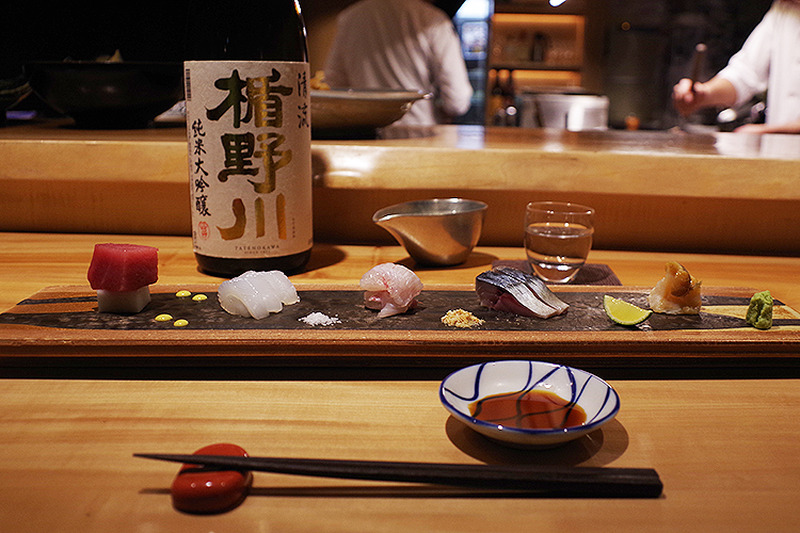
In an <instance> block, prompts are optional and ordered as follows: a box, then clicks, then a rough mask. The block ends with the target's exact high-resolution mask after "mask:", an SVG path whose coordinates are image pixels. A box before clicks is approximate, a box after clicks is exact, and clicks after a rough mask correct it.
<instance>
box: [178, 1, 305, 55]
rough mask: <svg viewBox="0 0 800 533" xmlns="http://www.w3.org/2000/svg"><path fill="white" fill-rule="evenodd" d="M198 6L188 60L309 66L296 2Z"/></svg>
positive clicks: (193, 14) (193, 13)
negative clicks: (283, 63)
mask: <svg viewBox="0 0 800 533" xmlns="http://www.w3.org/2000/svg"><path fill="white" fill-rule="evenodd" d="M193 6H194V7H192V10H191V12H190V13H189V17H188V23H187V31H186V53H185V58H186V59H187V60H212V61H214V60H219V61H223V60H253V61H300V62H308V47H307V44H306V29H305V24H304V22H303V17H302V14H301V12H300V6H299V3H297V2H295V1H294V0H277V1H276V0H272V1H267V2H246V1H242V0H229V1H225V2H218V1H217V2H214V1H206V0H203V1H198V2H196V3H194V4H193Z"/></svg>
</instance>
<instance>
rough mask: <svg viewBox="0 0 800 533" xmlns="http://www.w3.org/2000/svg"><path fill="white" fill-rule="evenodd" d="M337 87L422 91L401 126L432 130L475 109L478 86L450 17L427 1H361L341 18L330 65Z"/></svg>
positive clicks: (328, 72) (327, 66) (327, 70)
mask: <svg viewBox="0 0 800 533" xmlns="http://www.w3.org/2000/svg"><path fill="white" fill-rule="evenodd" d="M325 79H326V81H327V82H328V84H329V85H330V86H331V87H334V88H337V87H339V88H358V89H368V88H369V89H405V90H422V91H425V92H430V93H432V94H433V98H431V99H427V100H419V101H417V102H415V103H414V104H413V105H412V106H411V109H410V110H409V111H408V112H407V113H406V114H405V115H404V116H403V118H402V119H401V120H400V121H398V122H397V124H403V125H409V126H410V125H415V126H417V125H419V126H432V125H434V124H437V123H441V122H447V121H449V120H450V119H452V118H454V117H457V116H460V115H463V114H464V113H466V112H467V111H468V110H469V107H470V98H471V97H472V86H471V85H470V83H469V78H468V77H467V69H466V65H465V63H464V57H463V56H462V54H461V42H460V40H459V37H458V35H457V34H456V31H455V28H454V26H453V23H452V21H451V20H450V18H449V17H448V16H447V15H446V14H445V13H444V12H443V11H441V10H440V9H438V8H437V7H435V6H433V5H432V4H431V3H430V2H426V1H425V0H361V1H359V2H357V3H355V4H353V5H351V6H349V7H347V8H345V9H344V10H343V11H342V12H341V14H340V15H339V16H338V18H337V30H336V37H335V39H334V42H333V45H332V47H331V50H330V52H329V54H328V58H327V61H326V64H325Z"/></svg>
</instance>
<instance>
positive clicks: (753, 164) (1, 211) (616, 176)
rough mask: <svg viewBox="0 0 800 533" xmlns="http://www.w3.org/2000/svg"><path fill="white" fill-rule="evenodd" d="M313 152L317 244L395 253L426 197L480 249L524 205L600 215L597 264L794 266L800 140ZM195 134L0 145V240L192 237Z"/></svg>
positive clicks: (449, 129)
mask: <svg viewBox="0 0 800 533" xmlns="http://www.w3.org/2000/svg"><path fill="white" fill-rule="evenodd" d="M384 137H385V138H381V139H373V140H316V141H315V142H314V145H313V162H314V165H313V168H314V180H315V181H314V183H315V189H314V216H315V224H314V227H315V236H316V239H317V240H318V241H326V242H351V243H384V244H385V243H389V242H391V238H390V237H389V235H388V233H386V232H385V231H384V230H382V229H381V228H378V227H377V226H375V225H374V224H372V222H371V216H372V213H374V211H376V210H377V209H379V208H381V207H385V206H386V205H390V204H393V203H397V202H401V201H405V200H411V199H419V198H425V197H443V196H464V197H469V198H474V199H477V200H483V201H486V202H487V203H489V206H490V207H489V211H488V214H487V219H486V225H485V229H484V232H483V237H482V240H481V243H482V244H483V245H489V246H492V245H500V246H516V245H517V243H518V242H521V238H522V230H521V224H522V222H521V221H522V215H523V211H524V205H525V203H527V202H528V201H531V200H541V199H556V200H558V199H568V200H571V201H575V202H582V203H586V204H588V205H591V206H593V207H595V208H596V210H597V213H598V214H597V226H596V234H595V243H596V246H597V247H599V248H607V249H608V248H614V249H620V248H621V249H635V250H682V251H713V252H720V251H722V252H736V253H762V254H769V255H773V254H795V255H796V254H798V253H800V232H797V231H796V228H797V227H798V226H800V162H799V161H798V159H800V156H798V154H800V136H790V135H766V136H755V135H743V134H718V135H717V136H704V135H688V134H683V133H672V132H564V131H555V130H524V129H517V128H513V129H504V128H494V129H492V128H489V129H484V128H481V127H474V126H460V127H457V126H442V127H438V128H435V129H433V130H426V131H419V130H416V131H401V130H394V131H392V130H387V132H385V133H384ZM184 139H185V131H184V129H183V128H182V126H176V125H172V126H169V125H166V126H160V127H157V128H151V129H147V130H140V131H86V130H76V129H74V128H72V127H70V126H69V123H39V124H25V125H11V126H9V127H6V128H2V129H0V161H2V162H3V164H2V165H1V166H0V190H2V191H3V194H2V195H1V196H0V230H6V231H64V232H103V233H105V232H108V233H134V234H136V233H139V234H176V235H188V234H189V233H190V221H189V200H188V196H189V191H188V184H187V179H186V175H187V172H188V170H187V160H186V152H185V142H184Z"/></svg>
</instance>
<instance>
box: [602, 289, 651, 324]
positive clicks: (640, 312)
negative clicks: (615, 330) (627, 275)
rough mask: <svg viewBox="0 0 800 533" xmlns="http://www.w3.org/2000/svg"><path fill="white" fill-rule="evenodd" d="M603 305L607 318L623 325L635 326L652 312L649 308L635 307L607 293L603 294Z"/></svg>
mask: <svg viewBox="0 0 800 533" xmlns="http://www.w3.org/2000/svg"><path fill="white" fill-rule="evenodd" d="M603 307H605V309H606V314H607V315H608V318H610V319H611V320H613V321H614V322H616V323H617V324H621V325H623V326H635V325H636V324H639V323H640V322H643V321H644V320H646V319H647V317H649V316H650V315H652V314H653V312H652V311H651V310H650V309H642V308H641V307H636V306H635V305H633V304H629V303H628V302H626V301H623V300H620V299H618V298H614V297H613V296H609V295H608V294H606V295H605V296H603Z"/></svg>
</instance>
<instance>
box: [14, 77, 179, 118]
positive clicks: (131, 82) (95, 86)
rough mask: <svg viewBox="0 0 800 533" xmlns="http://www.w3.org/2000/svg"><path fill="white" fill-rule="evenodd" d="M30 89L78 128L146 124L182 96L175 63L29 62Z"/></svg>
mask: <svg viewBox="0 0 800 533" xmlns="http://www.w3.org/2000/svg"><path fill="white" fill-rule="evenodd" d="M25 70H26V73H27V74H28V76H29V78H30V84H31V87H32V88H33V90H34V91H35V92H36V93H37V94H38V95H39V97H40V98H42V100H44V101H45V102H47V103H48V104H49V105H50V106H52V107H53V108H54V109H55V110H56V111H58V112H60V113H63V114H65V115H68V116H70V117H72V118H73V119H74V120H75V124H76V125H77V126H78V127H80V128H102V129H126V128H143V127H146V126H147V125H148V124H149V123H150V122H151V121H152V120H153V119H154V118H155V117H157V116H158V115H159V114H161V113H163V112H164V111H166V110H167V109H169V108H170V107H172V106H173V105H174V104H175V103H177V102H178V101H180V100H181V98H183V84H182V72H183V68H182V65H181V63H150V62H137V61H132V62H119V63H101V62H92V61H63V62H49V61H48V62H34V63H29V64H28V65H26V67H25Z"/></svg>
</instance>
